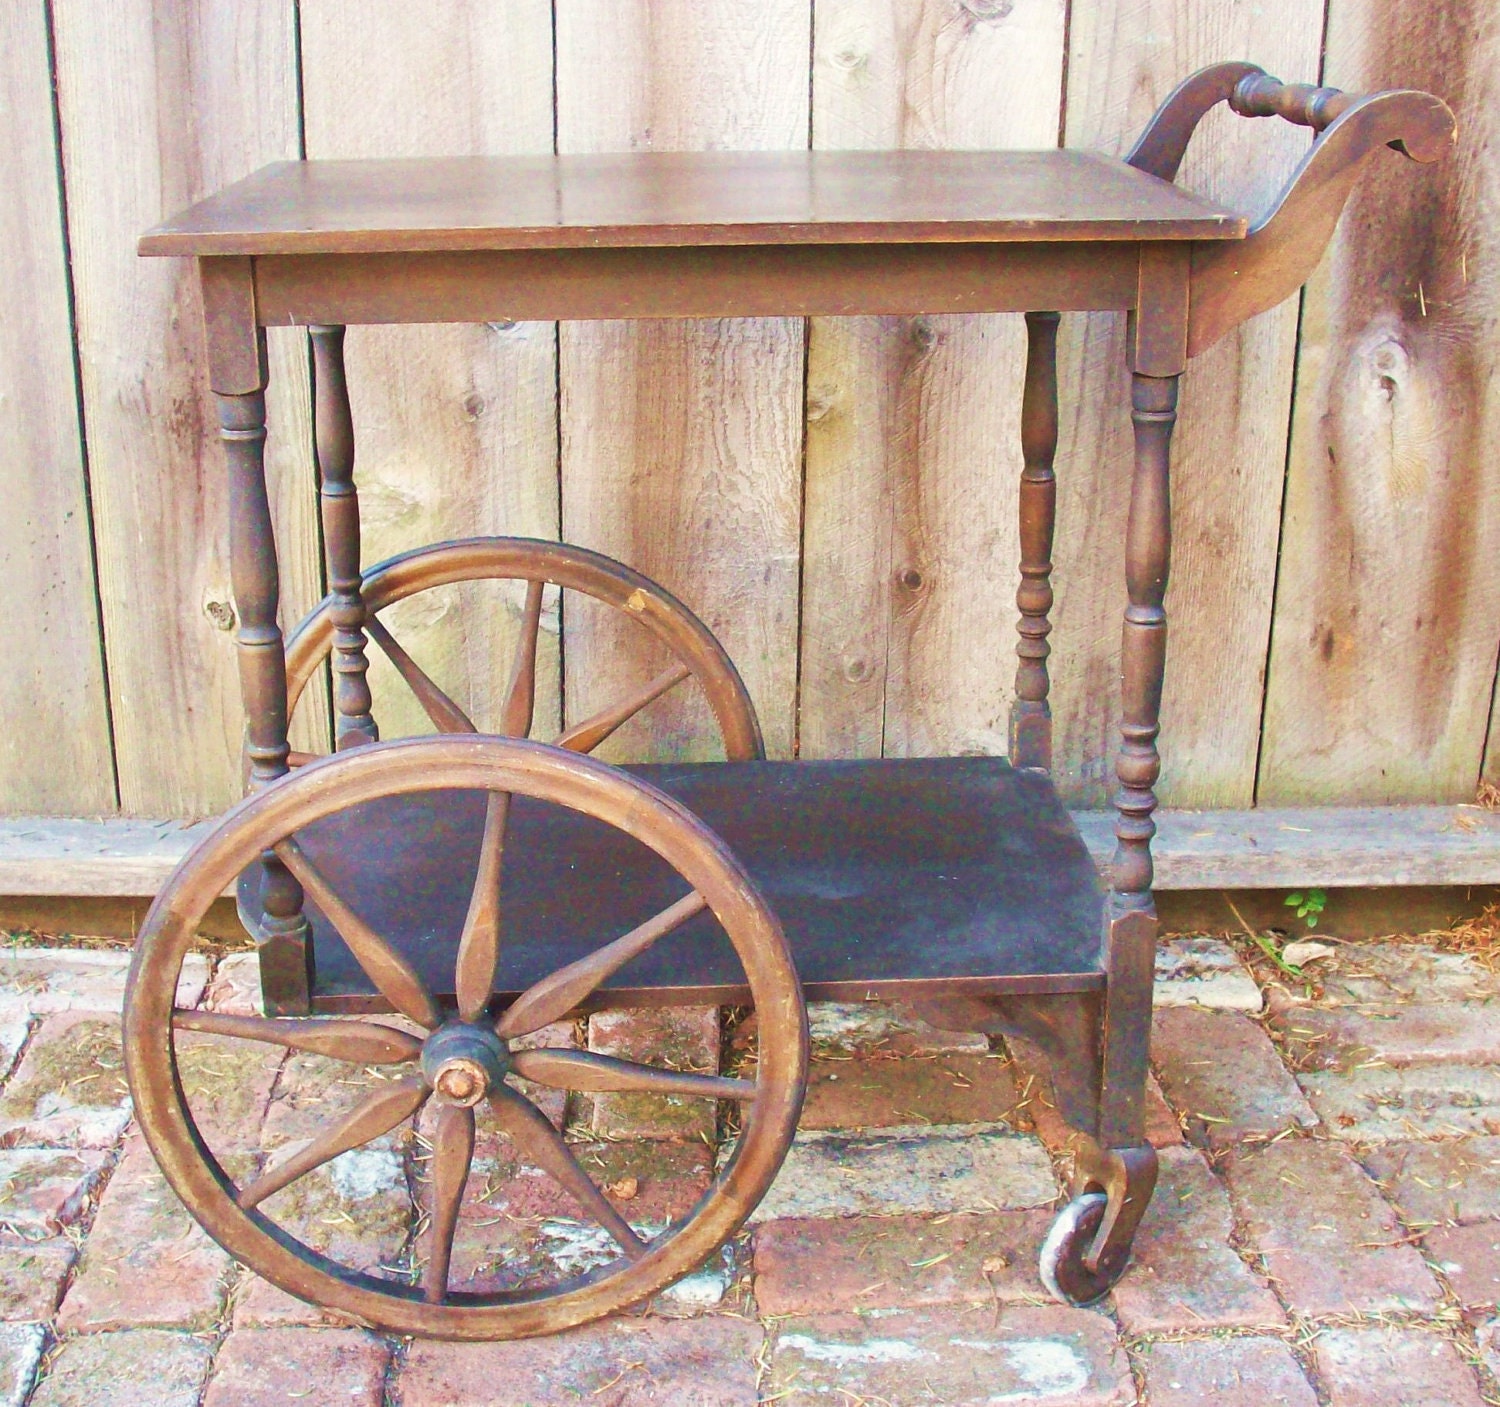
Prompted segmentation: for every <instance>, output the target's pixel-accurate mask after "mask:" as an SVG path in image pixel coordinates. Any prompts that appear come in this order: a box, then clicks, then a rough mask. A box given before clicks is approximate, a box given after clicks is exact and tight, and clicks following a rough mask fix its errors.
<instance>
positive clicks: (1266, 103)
mask: <svg viewBox="0 0 1500 1407" xmlns="http://www.w3.org/2000/svg"><path fill="white" fill-rule="evenodd" d="M1358 101H1359V94H1357V93H1345V92H1344V91H1343V90H1342V89H1339V88H1317V87H1314V86H1313V85H1312V84H1311V83H1283V82H1282V81H1281V80H1280V79H1279V78H1272V77H1271V75H1270V74H1269V73H1247V74H1246V75H1245V76H1244V77H1243V78H1241V79H1240V81H1239V82H1238V83H1236V84H1235V85H1234V90H1233V91H1232V92H1231V93H1230V95H1229V106H1230V107H1231V108H1233V109H1234V111H1235V112H1237V113H1239V115H1240V116H1241V117H1281V118H1285V119H1286V121H1288V122H1294V123H1296V124H1297V126H1299V127H1311V128H1312V129H1313V131H1314V132H1321V131H1322V130H1323V129H1324V128H1325V127H1327V126H1329V125H1330V124H1331V123H1333V122H1334V121H1335V120H1336V119H1337V118H1339V117H1342V116H1343V114H1344V113H1346V112H1347V111H1348V110H1349V109H1350V108H1351V107H1353V106H1354V104H1355V103H1357V102H1358Z"/></svg>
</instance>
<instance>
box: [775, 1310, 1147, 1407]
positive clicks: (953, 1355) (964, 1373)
mask: <svg viewBox="0 0 1500 1407" xmlns="http://www.w3.org/2000/svg"><path fill="white" fill-rule="evenodd" d="M781 1394H785V1395H784V1396H781ZM765 1395H766V1396H767V1397H768V1398H775V1399H776V1400H777V1401H779V1402H784V1403H787V1404H790V1407H810V1404H813V1403H826V1402H829V1401H838V1402H843V1401H851V1400H852V1401H859V1400H866V1399H868V1400H873V1401H876V1402H891V1403H906V1402H911V1401H913V1400H917V1401H926V1402H940V1403H943V1404H945V1407H980V1404H985V1407H988V1404H990V1403H995V1402H1006V1403H1016V1404H1023V1403H1028V1402H1033V1403H1053V1404H1058V1407H1060V1404H1062V1403H1067V1404H1068V1407H1116V1404H1121V1405H1122V1407H1123V1404H1126V1403H1132V1402H1134V1401H1135V1400H1136V1395H1135V1388H1134V1385H1133V1383H1132V1382H1131V1376H1130V1367H1129V1364H1128V1363H1127V1361H1126V1358H1125V1353H1124V1351H1123V1350H1122V1349H1121V1348H1120V1346H1119V1343H1118V1340H1117V1337H1116V1334H1115V1326H1114V1325H1113V1324H1112V1323H1111V1322H1110V1321H1109V1319H1107V1318H1106V1317H1105V1316H1104V1315H1102V1314H1096V1313H1093V1312H1092V1311H1090V1310H1085V1309H1068V1308H1065V1307H1064V1306H1063V1305H1059V1304H1052V1305H1046V1306H1043V1307H1032V1306H1029V1305H1028V1306H1024V1307H1015V1308H1007V1309H1006V1310H1005V1312H1004V1313H1003V1314H998V1315H997V1314H996V1313H995V1312H994V1310H993V1309H992V1308H987V1307H984V1306H978V1307H974V1308H957V1307H955V1308H947V1309H927V1310H911V1311H898V1312H895V1313H892V1314H888V1315H881V1316H875V1315H856V1314H824V1315H817V1316H813V1317H810V1318H806V1319H787V1320H784V1321H782V1322H781V1324H780V1325H779V1326H778V1328H777V1331H776V1338H775V1342H774V1345H773V1347H772V1352H771V1376H770V1381H769V1383H768V1384H767V1391H766V1394H765Z"/></svg>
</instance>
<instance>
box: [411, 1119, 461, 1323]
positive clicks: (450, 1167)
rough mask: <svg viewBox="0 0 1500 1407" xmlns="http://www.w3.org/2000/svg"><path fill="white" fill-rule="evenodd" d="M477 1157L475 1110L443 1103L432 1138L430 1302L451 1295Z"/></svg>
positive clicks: (426, 1290)
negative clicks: (451, 1272)
mask: <svg viewBox="0 0 1500 1407" xmlns="http://www.w3.org/2000/svg"><path fill="white" fill-rule="evenodd" d="M473 1160H474V1111H473V1110H472V1109H467V1108H463V1107H461V1106H459V1105H457V1104H442V1105H439V1106H438V1117H437V1134H436V1137H434V1139H433V1141H432V1242H431V1249H430V1250H429V1251H428V1253H427V1270H426V1272H425V1273H424V1274H423V1276H422V1293H423V1294H424V1295H425V1296H426V1298H427V1303H428V1304H441V1303H442V1302H443V1301H444V1300H445V1299H446V1298H447V1296H448V1267H449V1265H450V1264H451V1263H452V1261H453V1235H454V1232H456V1231H457V1230H458V1212H459V1208H460V1207H461V1206H462V1205H463V1200H464V1186H465V1184H466V1183H467V1182H468V1180H469V1164H470V1163H471V1162H473Z"/></svg>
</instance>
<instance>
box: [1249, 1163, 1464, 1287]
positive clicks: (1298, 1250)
mask: <svg viewBox="0 0 1500 1407" xmlns="http://www.w3.org/2000/svg"><path fill="white" fill-rule="evenodd" d="M1224 1171H1225V1176H1226V1179H1227V1181H1228V1183H1229V1190H1230V1195H1231V1196H1232V1198H1233V1200H1234V1204H1235V1209H1236V1211H1237V1212H1238V1213H1239V1215H1240V1217H1241V1218H1242V1219H1243V1221H1244V1223H1245V1227H1246V1232H1247V1235H1248V1239H1249V1242H1250V1245H1251V1247H1252V1248H1253V1249H1255V1250H1257V1251H1259V1252H1260V1253H1261V1254H1262V1255H1263V1256H1264V1257H1265V1262H1266V1270H1267V1272H1268V1274H1269V1275H1270V1277H1271V1280H1272V1283H1273V1284H1275V1286H1276V1287H1277V1289H1278V1290H1279V1291H1280V1293H1281V1295H1282V1297H1283V1298H1284V1299H1285V1301H1286V1303H1287V1304H1288V1305H1289V1306H1290V1307H1291V1308H1293V1309H1295V1310H1297V1311H1298V1312H1299V1313H1302V1314H1307V1315H1320V1314H1349V1313H1364V1314H1382V1313H1389V1312H1392V1311H1397V1312H1402V1311H1407V1312H1409V1311H1419V1312H1420V1311H1431V1310H1433V1309H1435V1308H1436V1307H1437V1304H1438V1300H1439V1299H1440V1297H1441V1291H1440V1289H1439V1288H1438V1284H1437V1281H1436V1280H1435V1279H1433V1276H1432V1272H1431V1271H1430V1270H1428V1268H1427V1266H1426V1265H1425V1264H1424V1263H1423V1260H1422V1257H1421V1254H1420V1252H1419V1251H1418V1250H1417V1248H1416V1247H1415V1246H1414V1245H1412V1244H1410V1240H1411V1238H1410V1237H1409V1236H1408V1235H1407V1232H1406V1230H1405V1228H1404V1227H1402V1225H1401V1224H1400V1222H1398V1221H1397V1219H1396V1214H1395V1212H1393V1211H1392V1210H1391V1208H1390V1206H1389V1204H1388V1203H1387V1202H1386V1201H1385V1200H1384V1199H1383V1198H1382V1197H1381V1196H1380V1192H1379V1190H1378V1189H1377V1188H1376V1186H1375V1184H1374V1183H1373V1182H1372V1181H1371V1180H1370V1178H1369V1176H1368V1175H1367V1174H1366V1173H1365V1172H1364V1171H1363V1169H1361V1168H1360V1166H1359V1164H1357V1163H1356V1162H1355V1161H1354V1158H1353V1156H1352V1155H1351V1154H1350V1152H1349V1150H1348V1149H1347V1148H1345V1147H1344V1146H1343V1145H1342V1144H1339V1143H1328V1142H1323V1141H1320V1140H1316V1139H1308V1138H1288V1139H1284V1140H1282V1141H1281V1142H1279V1143H1272V1144H1269V1145H1267V1146H1265V1147H1259V1148H1255V1147H1252V1148H1245V1149H1240V1150H1237V1151H1236V1152H1235V1153H1234V1155H1233V1156H1232V1157H1230V1158H1228V1159H1226V1161H1225V1164H1224Z"/></svg>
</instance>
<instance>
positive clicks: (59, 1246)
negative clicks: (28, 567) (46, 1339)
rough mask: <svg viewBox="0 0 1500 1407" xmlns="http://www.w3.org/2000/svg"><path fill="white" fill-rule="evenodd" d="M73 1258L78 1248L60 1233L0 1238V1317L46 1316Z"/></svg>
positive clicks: (54, 1305)
mask: <svg viewBox="0 0 1500 1407" xmlns="http://www.w3.org/2000/svg"><path fill="white" fill-rule="evenodd" d="M77 1259H78V1248H77V1247H76V1246H75V1245H74V1244H73V1243H72V1242H71V1241H69V1240H68V1239H67V1238H66V1237H63V1236H56V1237H49V1238H47V1239H45V1240H39V1241H27V1240H23V1239H22V1238H21V1237H18V1236H4V1237H0V1320H4V1321H7V1322H9V1321H14V1320H21V1321H34V1320H45V1319H50V1318H51V1317H52V1314H53V1311H55V1310H56V1309H57V1304H58V1301H59V1300H60V1299H61V1298H62V1291H63V1284H64V1283H65V1282H66V1280H67V1278H68V1273H69V1272H70V1271H71V1270H72V1268H73V1263H74V1261H76V1260H77ZM3 1400H4V1399H3V1398H0V1401H3Z"/></svg>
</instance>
